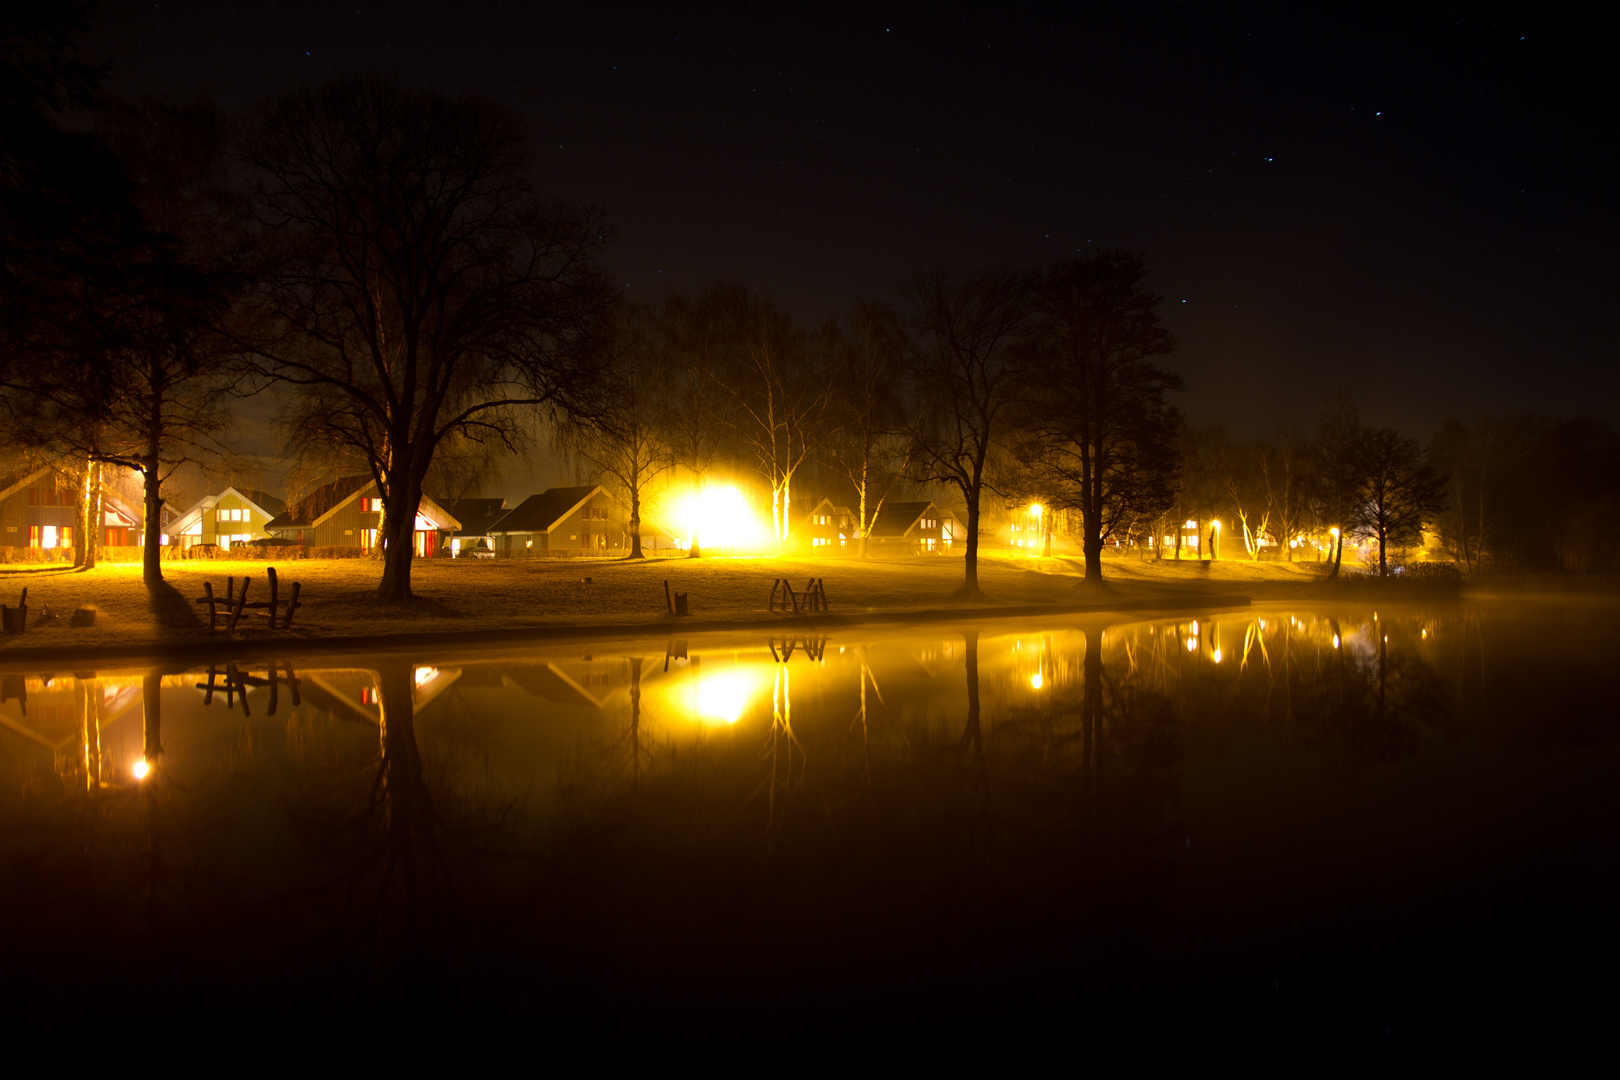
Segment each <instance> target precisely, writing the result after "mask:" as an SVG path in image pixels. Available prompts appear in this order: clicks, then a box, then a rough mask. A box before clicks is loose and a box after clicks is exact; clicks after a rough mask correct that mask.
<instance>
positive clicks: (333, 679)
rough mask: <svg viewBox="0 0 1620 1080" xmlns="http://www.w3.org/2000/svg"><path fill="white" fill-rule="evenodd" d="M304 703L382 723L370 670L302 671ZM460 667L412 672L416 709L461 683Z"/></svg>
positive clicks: (419, 668)
mask: <svg viewBox="0 0 1620 1080" xmlns="http://www.w3.org/2000/svg"><path fill="white" fill-rule="evenodd" d="M298 677H299V679H300V680H301V683H300V685H301V687H302V690H303V697H304V700H305V701H306V702H307V703H309V704H310V705H313V706H315V707H316V708H319V709H324V710H326V711H327V712H329V713H332V714H334V715H337V716H347V717H348V718H350V719H359V720H364V721H366V722H368V723H372V724H375V723H378V722H379V721H380V719H381V717H382V710H381V708H380V705H379V701H378V692H377V677H376V672H374V671H373V670H372V669H370V668H301V669H299V672H298ZM460 678H461V669H460V668H436V667H416V668H413V669H412V671H411V681H412V683H413V690H412V694H411V704H412V708H413V710H420V709H422V708H424V707H426V706H427V704H428V703H429V702H431V701H432V700H433V699H434V698H436V697H438V696H439V695H440V694H442V693H444V692H445V691H446V690H448V689H449V688H450V686H451V685H452V684H454V683H455V682H457V681H458V680H460Z"/></svg>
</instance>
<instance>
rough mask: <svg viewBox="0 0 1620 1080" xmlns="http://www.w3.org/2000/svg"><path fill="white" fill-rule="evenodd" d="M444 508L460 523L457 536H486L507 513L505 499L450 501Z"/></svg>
mask: <svg viewBox="0 0 1620 1080" xmlns="http://www.w3.org/2000/svg"><path fill="white" fill-rule="evenodd" d="M444 508H445V509H446V510H448V511H450V513H452V514H454V515H455V517H456V520H457V521H459V522H461V531H460V532H458V533H457V534H456V535H457V536H486V535H488V533H489V530H490V528H491V527H493V526H494V524H495V523H496V522H497V521H499V520H500V519H501V517H502V516H503V515H505V513H506V511H507V506H506V500H505V499H452V500H451V501H449V502H447V503H445V504H444Z"/></svg>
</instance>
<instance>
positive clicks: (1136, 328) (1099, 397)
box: [1020, 251, 1181, 582]
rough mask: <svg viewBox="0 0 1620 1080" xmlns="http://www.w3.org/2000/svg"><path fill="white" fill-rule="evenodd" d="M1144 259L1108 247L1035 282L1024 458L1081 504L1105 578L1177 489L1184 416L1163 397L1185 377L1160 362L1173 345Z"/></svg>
mask: <svg viewBox="0 0 1620 1080" xmlns="http://www.w3.org/2000/svg"><path fill="white" fill-rule="evenodd" d="M1146 276H1147V269H1146V267H1144V266H1143V264H1142V260H1141V258H1140V257H1138V256H1135V255H1131V254H1128V253H1126V252H1118V251H1109V252H1099V253H1098V254H1096V255H1094V256H1091V257H1088V258H1084V259H1074V260H1071V261H1069V262H1062V263H1058V264H1056V265H1054V266H1052V267H1051V268H1050V269H1049V270H1048V271H1047V273H1046V275H1045V276H1044V278H1043V279H1042V280H1041V283H1040V287H1039V289H1038V290H1037V293H1036V296H1037V302H1036V311H1037V329H1036V340H1037V342H1038V346H1037V348H1038V350H1039V355H1040V356H1041V358H1042V361H1043V362H1042V363H1040V364H1038V365H1036V366H1035V367H1034V368H1033V369H1032V371H1031V377H1030V383H1031V387H1032V393H1031V394H1030V397H1029V399H1028V405H1027V409H1026V410H1025V415H1024V426H1025V427H1026V429H1027V431H1028V438H1027V439H1026V441H1025V442H1024V443H1023V446H1022V452H1021V454H1020V456H1021V458H1022V459H1023V460H1024V461H1025V462H1026V463H1027V464H1028V465H1030V466H1031V467H1032V468H1033V470H1034V471H1035V473H1036V474H1037V475H1038V476H1039V477H1041V479H1040V480H1039V481H1037V484H1036V486H1037V487H1039V488H1042V489H1044V490H1046V491H1048V492H1049V493H1050V494H1049V495H1048V499H1049V501H1050V502H1051V503H1052V505H1053V506H1054V507H1055V508H1057V509H1072V510H1077V511H1079V513H1080V521H1081V534H1082V535H1081V544H1082V547H1083V550H1084V552H1085V559H1086V580H1087V581H1088V582H1099V581H1101V580H1102V549H1103V544H1104V543H1105V542H1106V541H1107V540H1108V539H1109V538H1110V537H1111V536H1112V535H1113V533H1114V531H1115V530H1116V529H1117V528H1120V527H1121V526H1123V525H1124V524H1126V523H1127V522H1130V521H1132V520H1134V519H1135V518H1136V517H1138V516H1153V515H1155V514H1157V513H1159V512H1161V511H1162V509H1163V508H1164V507H1166V506H1168V505H1169V504H1170V502H1171V501H1172V500H1173V498H1174V496H1175V492H1176V487H1177V481H1178V479H1179V472H1180V462H1179V460H1178V455H1177V452H1176V449H1177V448H1176V432H1177V425H1178V423H1179V414H1178V413H1177V412H1176V411H1175V409H1173V408H1171V407H1170V405H1169V404H1168V403H1167V402H1166V401H1165V400H1164V395H1165V394H1166V393H1167V392H1168V391H1171V390H1179V389H1181V378H1180V376H1178V375H1176V374H1174V373H1173V372H1171V371H1169V370H1168V369H1166V368H1164V367H1161V366H1159V365H1158V364H1156V363H1153V361H1152V358H1153V357H1157V356H1164V355H1166V354H1168V353H1169V352H1170V351H1171V350H1172V349H1174V348H1175V338H1174V337H1173V336H1172V335H1171V334H1170V332H1169V331H1168V330H1166V329H1165V328H1164V327H1163V326H1162V325H1161V324H1160V322H1159V317H1158V314H1157V311H1156V310H1155V309H1156V308H1157V307H1158V304H1159V297H1157V296H1154V295H1153V294H1152V293H1149V292H1148V291H1147V290H1146V289H1145V288H1143V285H1142V281H1143V279H1144V278H1145V277H1146Z"/></svg>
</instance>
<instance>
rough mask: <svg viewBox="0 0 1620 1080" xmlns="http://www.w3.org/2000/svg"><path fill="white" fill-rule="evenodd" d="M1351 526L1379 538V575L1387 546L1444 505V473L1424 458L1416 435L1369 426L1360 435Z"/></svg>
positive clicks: (1408, 537) (1405, 538) (1417, 530)
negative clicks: (1413, 437)
mask: <svg viewBox="0 0 1620 1080" xmlns="http://www.w3.org/2000/svg"><path fill="white" fill-rule="evenodd" d="M1354 460H1355V463H1356V467H1357V472H1358V477H1357V480H1358V483H1357V490H1356V495H1357V498H1356V502H1355V511H1354V514H1353V517H1352V523H1353V527H1354V528H1355V529H1356V531H1357V532H1359V533H1361V534H1362V535H1365V536H1369V537H1372V538H1373V539H1376V540H1377V541H1378V576H1379V577H1387V576H1389V555H1388V548H1389V545H1390V544H1392V543H1395V544H1399V543H1406V542H1409V541H1412V540H1416V539H1418V538H1419V537H1420V536H1421V535H1422V532H1423V525H1424V523H1425V522H1426V521H1430V520H1433V519H1434V518H1435V517H1436V516H1437V515H1438V514H1439V513H1440V511H1441V510H1442V509H1443V508H1444V507H1445V496H1446V478H1445V477H1444V476H1442V475H1441V474H1440V472H1439V470H1437V469H1435V468H1434V466H1432V465H1430V464H1429V463H1428V462H1427V461H1426V460H1424V456H1423V450H1422V448H1421V447H1420V446H1418V443H1417V440H1416V439H1410V438H1407V437H1406V436H1404V435H1402V434H1401V433H1400V432H1398V431H1396V430H1395V429H1394V428H1373V429H1371V430H1370V431H1367V432H1365V433H1364V434H1363V435H1362V437H1361V439H1360V440H1359V443H1358V446H1357V448H1356V453H1355V458H1354Z"/></svg>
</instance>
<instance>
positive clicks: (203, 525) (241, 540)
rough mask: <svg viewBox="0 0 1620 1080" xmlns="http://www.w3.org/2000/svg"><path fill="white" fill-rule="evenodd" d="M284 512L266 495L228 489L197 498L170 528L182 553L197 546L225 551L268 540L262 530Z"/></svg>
mask: <svg viewBox="0 0 1620 1080" xmlns="http://www.w3.org/2000/svg"><path fill="white" fill-rule="evenodd" d="M286 509H287V505H286V504H285V503H283V502H282V501H281V500H280V499H278V498H276V497H275V496H274V495H271V494H269V493H268V492H264V491H254V492H248V493H243V492H240V491H238V490H236V489H235V488H234V487H228V488H226V489H225V490H224V491H222V492H220V493H219V494H218V495H204V496H203V497H202V498H201V499H198V500H197V502H196V503H195V504H193V505H192V506H191V508H190V509H188V510H187V511H186V512H185V513H184V514H181V515H180V517H179V519H177V520H176V521H175V522H174V524H173V525H172V526H171V528H172V529H173V530H174V536H175V540H176V542H177V543H178V545H179V546H180V548H181V550H182V551H184V550H186V549H188V548H191V547H194V546H195V545H197V544H215V545H218V546H219V547H220V548H222V549H228V548H231V547H234V546H236V545H238V544H246V543H249V542H251V541H254V540H262V539H264V538H265V537H268V536H269V535H270V533H269V532H268V531H267V530H266V528H265V527H266V526H267V525H269V524H270V522H271V521H273V520H275V518H276V516H277V515H278V514H281V513H284V512H285V511H286Z"/></svg>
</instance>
